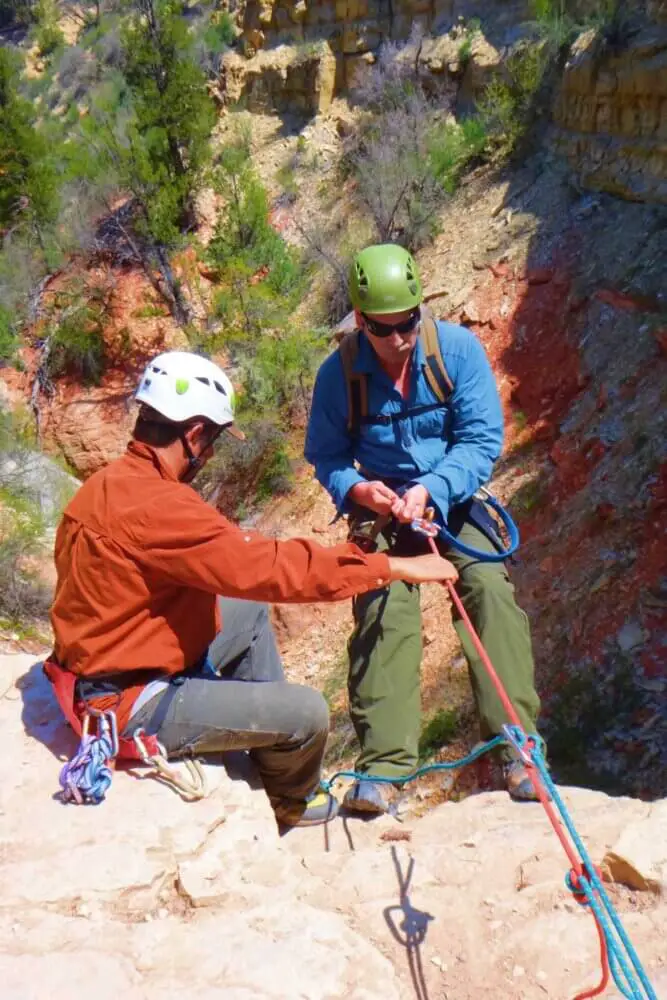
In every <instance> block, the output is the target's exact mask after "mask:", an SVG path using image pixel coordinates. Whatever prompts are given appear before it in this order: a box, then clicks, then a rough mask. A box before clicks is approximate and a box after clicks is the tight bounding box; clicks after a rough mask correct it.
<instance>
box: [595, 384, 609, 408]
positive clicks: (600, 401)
mask: <svg viewBox="0 0 667 1000" xmlns="http://www.w3.org/2000/svg"><path fill="white" fill-rule="evenodd" d="M608 402H609V393H608V392H607V387H606V386H604V385H601V386H600V391H599V392H598V398H597V401H596V403H595V407H596V409H598V410H604V408H605V406H606V405H607V403H608Z"/></svg>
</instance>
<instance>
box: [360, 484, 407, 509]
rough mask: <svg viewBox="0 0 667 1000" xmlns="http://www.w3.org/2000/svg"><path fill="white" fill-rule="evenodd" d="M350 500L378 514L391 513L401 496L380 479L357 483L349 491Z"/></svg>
mask: <svg viewBox="0 0 667 1000" xmlns="http://www.w3.org/2000/svg"><path fill="white" fill-rule="evenodd" d="M348 497H349V498H350V500H353V501H354V502H355V503H358V504H359V505H360V506H361V507H367V508H368V510H373V511H375V513H376V514H389V513H390V512H391V510H392V505H393V504H395V503H396V501H398V500H399V497H398V495H397V494H396V493H394V491H393V490H390V489H389V487H388V486H385V484H384V483H383V482H381V481H380V480H373V481H371V482H364V483H356V484H355V485H354V486H353V487H352V489H351V490H350V492H349V493H348Z"/></svg>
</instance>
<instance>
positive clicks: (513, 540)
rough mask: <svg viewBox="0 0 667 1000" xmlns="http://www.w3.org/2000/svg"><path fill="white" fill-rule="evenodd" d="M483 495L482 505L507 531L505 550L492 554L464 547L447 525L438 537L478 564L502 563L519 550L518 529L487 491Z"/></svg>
mask: <svg viewBox="0 0 667 1000" xmlns="http://www.w3.org/2000/svg"><path fill="white" fill-rule="evenodd" d="M485 493H486V495H485V497H484V499H483V501H482V503H485V504H487V506H489V507H491V508H492V510H494V511H495V512H496V514H498V516H499V518H500V520H501V521H502V523H503V524H504V526H505V530H506V531H507V535H508V544H507V548H506V549H504V550H503V551H502V552H495V553H493V552H485V551H484V550H483V549H476V548H473V546H472V545H466V544H465V542H462V541H460V539H459V538H457V537H456V535H452V533H451V532H450V531H449V530H448V528H447V525H444V527H442V528H441V529H440V537H441V538H444V540H445V541H446V542H447V543H448V545H452V546H453V547H454V548H455V549H458V550H459V552H463V554H464V555H466V556H472V558H473V559H479V561H480V562H504V561H505V559H509V557H510V556H512V555H514V553H515V552H516V550H517V549H518V548H519V543H520V538H519V529H518V528H517V526H516V524H515V523H514V521H513V520H512V517H511V515H510V513H509V511H506V510H505V508H504V507H503V506H502V505H501V504H500V503H499V502H498V501H497V500H496V498H495V497H494V496H491V494H490V493H489V492H488V490H486V491H485Z"/></svg>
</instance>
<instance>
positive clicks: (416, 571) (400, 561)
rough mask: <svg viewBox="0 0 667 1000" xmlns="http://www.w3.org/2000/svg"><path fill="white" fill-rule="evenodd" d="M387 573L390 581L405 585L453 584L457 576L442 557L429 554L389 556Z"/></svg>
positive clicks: (450, 565)
mask: <svg viewBox="0 0 667 1000" xmlns="http://www.w3.org/2000/svg"><path fill="white" fill-rule="evenodd" d="M389 572H390V573H391V578H392V580H405V582H406V583H443V582H444V581H445V580H451V581H452V583H455V582H456V581H457V580H458V578H459V574H458V573H457V571H456V568H455V567H454V566H453V565H452V564H451V563H450V562H449V561H448V560H447V559H443V558H442V556H438V555H436V554H435V553H434V552H430V553H429V554H428V555H425V556H412V557H404V556H389Z"/></svg>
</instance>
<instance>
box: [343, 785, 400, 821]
mask: <svg viewBox="0 0 667 1000" xmlns="http://www.w3.org/2000/svg"><path fill="white" fill-rule="evenodd" d="M390 789H391V785H389V784H387V783H385V782H384V781H373V779H372V778H362V779H361V780H359V781H355V783H354V784H353V785H352V787H351V788H349V789H348V790H347V792H346V793H345V798H344V799H343V805H344V806H345V808H346V809H347V810H348V811H349V812H359V813H368V814H371V815H373V814H374V815H376V816H379V815H380V814H381V813H386V812H388V811H389V806H390V803H391V791H390Z"/></svg>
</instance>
